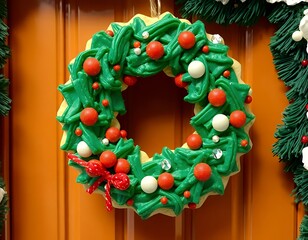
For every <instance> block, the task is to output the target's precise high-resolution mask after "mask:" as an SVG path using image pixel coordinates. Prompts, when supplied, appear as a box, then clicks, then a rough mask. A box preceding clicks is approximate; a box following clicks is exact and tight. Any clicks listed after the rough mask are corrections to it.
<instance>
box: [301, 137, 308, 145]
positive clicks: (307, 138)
mask: <svg viewBox="0 0 308 240" xmlns="http://www.w3.org/2000/svg"><path fill="white" fill-rule="evenodd" d="M301 142H302V143H303V144H306V143H308V136H305V135H304V136H302V138H301Z"/></svg>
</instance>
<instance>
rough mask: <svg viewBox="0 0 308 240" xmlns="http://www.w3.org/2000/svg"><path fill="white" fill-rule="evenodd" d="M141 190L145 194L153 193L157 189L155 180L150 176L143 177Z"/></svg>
mask: <svg viewBox="0 0 308 240" xmlns="http://www.w3.org/2000/svg"><path fill="white" fill-rule="evenodd" d="M141 189H142V191H144V192H145V193H153V192H155V191H156V189H157V180H156V178H155V177H152V176H145V177H144V178H142V180H141Z"/></svg>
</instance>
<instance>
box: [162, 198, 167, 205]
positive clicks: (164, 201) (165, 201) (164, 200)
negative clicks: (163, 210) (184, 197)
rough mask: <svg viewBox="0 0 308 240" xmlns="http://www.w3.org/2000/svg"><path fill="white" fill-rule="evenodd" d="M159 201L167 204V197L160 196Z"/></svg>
mask: <svg viewBox="0 0 308 240" xmlns="http://www.w3.org/2000/svg"><path fill="white" fill-rule="evenodd" d="M160 202H161V203H162V204H164V205H165V204H167V203H168V198H166V197H162V198H161V199H160Z"/></svg>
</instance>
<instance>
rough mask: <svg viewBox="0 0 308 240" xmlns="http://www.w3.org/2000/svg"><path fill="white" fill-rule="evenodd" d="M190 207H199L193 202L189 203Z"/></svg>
mask: <svg viewBox="0 0 308 240" xmlns="http://www.w3.org/2000/svg"><path fill="white" fill-rule="evenodd" d="M188 207H189V208H190V209H196V208H197V204H195V203H193V202H191V203H188Z"/></svg>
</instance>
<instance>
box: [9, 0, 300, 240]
mask: <svg viewBox="0 0 308 240" xmlns="http://www.w3.org/2000/svg"><path fill="white" fill-rule="evenodd" d="M164 11H170V12H174V11H175V7H174V2H173V1H171V0H168V1H163V2H162V12H164ZM136 13H143V14H147V15H149V14H150V8H149V3H148V1H141V0H140V1H133V0H125V1H121V0H114V1H101V0H87V1H77V0H74V1H73V0H54V1H39V0H30V1H27V4H26V5H25V4H24V3H23V1H21V0H12V1H9V19H8V23H9V27H10V39H9V44H10V47H11V50H12V57H11V59H10V65H9V66H10V69H9V73H10V79H11V97H12V99H13V104H12V111H11V113H10V139H11V141H10V144H9V145H8V147H9V148H10V183H9V186H10V189H9V193H10V209H11V210H10V221H9V222H8V224H9V226H10V227H9V228H8V229H10V234H9V235H11V236H8V239H12V240H19V239H24V240H28V239H29V240H30V239H46V240H55V239H58V240H85V239H117V240H118V239H127V240H132V239H136V240H143V239H148V240H152V239H153V240H154V239H162V240H163V239H197V240H199V239H200V240H201V239H202V240H203V239H206V240H217V239H221V240H241V239H249V240H259V239H264V240H266V239H282V240H284V239H286V240H289V239H295V237H296V232H297V231H296V229H297V221H298V219H300V216H302V215H301V214H302V212H298V210H297V208H296V205H295V204H294V203H293V198H292V197H290V193H291V191H292V188H293V184H292V180H291V176H289V175H286V174H285V173H284V172H283V165H282V164H280V163H279V161H278V159H277V158H275V157H273V156H272V153H271V147H272V144H273V143H274V142H275V139H274V137H273V134H274V132H275V129H276V125H277V124H278V123H280V122H281V117H282V114H281V113H282V111H283V110H284V108H285V106H286V105H287V100H286V98H285V87H284V86H283V83H282V82H281V81H279V80H278V79H277V75H276V71H275V69H274V65H273V63H272V56H271V53H270V50H269V48H268V44H269V38H270V36H272V35H273V33H274V31H275V27H274V26H272V25H270V24H269V23H268V22H266V21H265V20H262V21H261V22H260V23H259V24H258V25H257V26H255V27H252V28H244V27H238V26H235V25H232V26H228V27H226V26H218V25H216V24H206V28H207V32H209V33H219V34H220V35H222V36H223V37H224V40H225V43H226V44H227V45H228V46H229V47H230V51H229V55H231V56H232V57H234V58H235V59H237V60H239V61H240V62H241V64H242V76H243V77H242V78H243V80H244V81H246V83H248V84H250V85H251V87H252V88H253V102H252V104H251V106H252V110H253V112H254V114H255V115H256V121H255V124H254V126H253V127H252V130H251V137H252V141H253V149H252V151H251V152H250V153H249V154H247V155H246V156H245V157H243V158H242V160H241V172H240V173H238V174H237V175H235V176H233V177H232V178H231V179H230V181H229V184H228V186H227V189H226V192H225V194H224V195H223V196H210V197H209V198H208V199H207V200H206V202H205V203H204V205H203V206H202V207H201V208H200V209H197V210H194V211H192V210H184V211H183V213H182V214H181V215H180V216H178V217H176V218H171V217H166V216H162V215H156V216H154V217H152V218H150V219H148V220H141V219H140V218H139V217H138V216H137V215H136V214H135V213H133V212H132V211H126V210H122V209H117V210H114V211H112V212H107V211H106V209H105V200H104V199H103V197H102V196H100V195H97V194H93V195H88V194H87V193H86V192H85V189H84V188H83V187H82V186H81V185H79V184H76V183H75V179H76V176H77V173H76V171H75V170H74V169H71V168H68V167H67V160H66V158H65V154H64V153H63V152H61V151H60V150H59V144H60V140H61V134H62V131H61V127H60V125H59V124H58V122H57V121H56V120H55V116H56V111H57V108H58V107H59V105H60V103H61V101H62V96H61V95H60V94H59V92H58V91H57V86H58V85H59V84H61V83H64V82H65V81H66V80H67V79H68V77H69V74H68V71H67V65H68V63H69V62H70V61H71V60H72V59H73V58H74V57H76V56H77V54H78V52H80V51H82V50H83V49H84V48H85V44H86V42H87V40H88V39H89V38H91V36H92V35H93V34H94V33H95V32H97V31H99V30H104V29H106V28H107V26H108V25H109V24H110V23H111V22H114V21H120V22H121V21H124V22H125V21H128V20H129V19H130V18H131V17H133V16H134V14H136ZM194 20H195V19H194ZM123 95H124V99H125V103H126V106H127V110H128V112H127V114H126V115H124V116H121V117H119V120H120V123H121V125H122V126H123V128H124V129H126V130H127V131H128V135H129V137H133V138H134V140H135V141H136V143H137V144H139V145H140V146H141V148H142V149H144V150H145V151H147V152H148V153H149V155H152V154H153V153H155V152H161V148H162V146H168V147H170V148H174V147H176V146H179V145H181V143H183V142H184V141H185V139H186V137H187V136H188V135H189V134H190V133H191V132H192V128H191V126H190V125H189V119H190V117H191V116H192V106H191V105H190V104H187V103H185V102H184V101H183V100H182V99H183V96H184V95H185V91H183V90H182V89H179V88H177V87H176V86H175V85H174V84H173V79H171V78H169V77H167V76H165V75H164V74H163V73H160V74H158V75H155V76H152V77H149V78H144V79H139V80H138V83H137V85H136V86H134V87H133V88H129V89H128V90H126V91H124V92H123ZM144 106H146V107H145V108H144Z"/></svg>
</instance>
